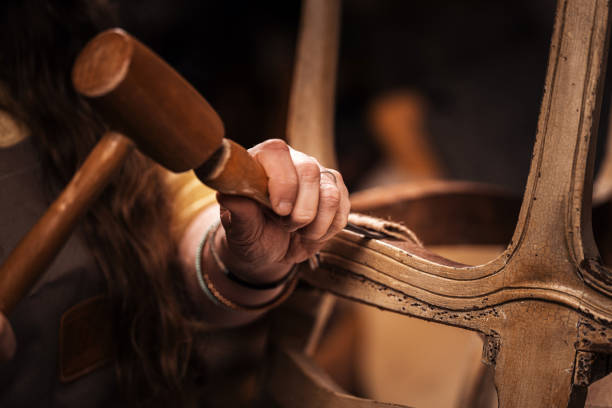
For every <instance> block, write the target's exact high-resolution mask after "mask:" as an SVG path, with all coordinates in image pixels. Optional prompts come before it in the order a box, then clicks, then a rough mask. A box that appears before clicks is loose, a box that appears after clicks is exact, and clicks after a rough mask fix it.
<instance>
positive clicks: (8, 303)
mask: <svg viewBox="0 0 612 408" xmlns="http://www.w3.org/2000/svg"><path fill="white" fill-rule="evenodd" d="M72 80H73V83H74V86H75V88H76V90H77V91H78V92H79V93H81V94H82V95H84V96H86V97H87V98H89V99H90V100H91V102H92V103H93V104H94V105H95V106H96V107H97V108H98V109H99V110H100V112H101V113H102V114H103V115H104V117H105V119H106V120H107V122H108V123H109V125H110V126H111V128H112V129H113V131H112V132H107V133H106V134H105V135H104V136H103V137H102V138H101V140H100V141H99V142H98V143H97V144H96V146H95V147H94V149H93V150H92V152H91V153H90V154H89V156H88V157H87V159H86V160H85V162H84V163H83V165H82V166H81V168H80V169H79V170H78V171H77V173H76V174H75V175H74V177H73V178H72V180H71V181H70V183H69V184H68V185H67V187H66V188H65V189H64V190H63V191H62V193H61V194H60V196H59V197H58V198H57V199H56V200H55V201H54V202H53V203H52V204H51V206H50V207H49V209H48V210H47V211H46V212H45V214H44V215H43V216H42V217H41V218H40V219H39V220H38V222H37V223H36V224H35V225H34V227H32V229H31V230H30V231H29V232H28V234H27V235H26V236H25V237H24V238H23V239H22V240H21V241H20V242H19V244H18V245H17V247H16V248H15V249H14V250H13V251H12V252H11V253H10V254H9V256H8V258H7V259H6V261H5V262H4V264H2V266H1V267H0V310H1V311H2V312H4V313H5V314H7V313H9V312H10V311H11V310H12V309H13V307H14V306H15V305H16V304H17V302H18V301H19V300H20V299H21V298H22V297H23V296H24V295H25V294H26V293H27V291H28V290H29V288H30V287H31V286H32V285H33V284H34V283H35V282H36V280H37V278H38V277H39V276H40V275H41V274H42V273H43V272H44V271H45V270H46V268H47V267H48V266H49V265H50V263H51V262H52V261H53V259H54V258H55V256H56V255H57V253H58V252H59V250H60V249H61V248H62V246H63V245H64V243H65V242H66V241H67V239H68V238H69V236H70V234H71V233H72V230H73V229H74V227H75V225H76V223H77V222H78V220H79V218H80V217H81V215H82V214H83V213H84V212H85V211H86V210H87V209H88V208H89V207H90V206H91V204H92V203H93V201H94V200H95V199H96V198H97V196H98V195H99V193H100V192H101V191H102V190H103V189H104V187H105V186H106V185H107V184H108V182H109V180H110V179H111V177H112V176H113V174H114V173H115V172H116V170H117V169H118V168H119V167H120V166H121V164H122V163H123V161H124V160H125V158H126V157H127V154H128V153H129V152H130V151H131V149H132V147H133V145H134V143H135V144H136V146H137V147H138V149H139V150H141V151H142V152H144V153H145V154H147V155H148V156H149V157H151V158H153V159H154V160H155V161H157V162H158V163H160V164H162V165H163V166H165V167H166V168H168V169H169V170H172V171H175V172H179V171H186V170H189V169H195V171H196V174H197V176H198V177H199V178H200V179H201V180H202V181H203V182H204V183H206V184H207V185H209V186H210V187H212V188H214V189H216V190H218V191H220V192H223V193H226V194H237V195H243V196H247V197H250V198H252V199H254V200H257V201H258V202H260V203H262V204H264V205H266V206H268V207H269V206H270V203H269V199H268V192H267V183H268V180H267V177H266V175H265V172H264V170H263V168H262V167H261V166H260V165H259V163H257V162H256V161H255V160H254V159H253V158H252V157H251V156H250V155H249V154H248V152H247V151H246V150H245V149H244V148H242V147H241V146H239V145H237V144H236V143H234V142H232V141H230V140H228V139H224V137H223V136H224V128H223V123H222V122H221V119H220V118H219V116H218V115H217V113H216V112H215V111H214V110H213V109H212V107H211V106H210V105H209V104H208V103H207V102H206V100H204V98H203V97H202V96H201V95H200V94H199V93H198V92H197V91H196V90H195V89H194V88H193V87H192V86H191V85H190V84H189V83H188V82H187V81H186V80H185V79H183V78H182V77H181V76H180V75H179V74H178V73H177V72H176V71H174V70H173V69H172V68H171V67H170V66H169V65H168V64H166V63H165V62H164V61H163V60H162V59H161V58H160V57H159V56H157V55H156V54H155V53H153V52H152V51H151V50H150V49H148V48H147V47H146V46H145V45H143V44H142V43H140V42H139V41H138V40H136V39H134V38H133V37H131V36H130V35H129V34H127V33H126V32H125V31H123V30H120V29H111V30H107V31H104V32H102V33H101V34H99V35H98V36H96V37H95V38H94V39H92V40H91V41H90V42H89V43H88V44H87V45H86V46H85V48H84V49H83V50H82V52H81V53H80V54H79V56H78V57H77V59H76V62H75V64H74V68H73V72H72ZM124 135H129V137H130V139H128V138H127V137H126V136H124Z"/></svg>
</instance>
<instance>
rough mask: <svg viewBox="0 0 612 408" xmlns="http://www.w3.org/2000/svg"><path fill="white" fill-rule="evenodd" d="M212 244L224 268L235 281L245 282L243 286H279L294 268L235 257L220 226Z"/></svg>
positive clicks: (292, 265) (286, 264)
mask: <svg viewBox="0 0 612 408" xmlns="http://www.w3.org/2000/svg"><path fill="white" fill-rule="evenodd" d="M212 242H213V245H214V248H215V252H216V254H217V255H218V257H219V260H220V262H221V263H222V264H224V265H225V266H226V268H227V270H228V271H230V272H231V274H232V275H234V276H236V277H237V278H238V279H237V281H243V282H244V281H246V285H245V286H249V283H251V284H253V286H258V287H260V288H272V287H276V286H280V285H281V284H282V283H284V281H286V280H287V278H289V277H290V274H291V271H292V270H293V268H294V266H295V264H288V263H282V262H268V263H264V262H257V261H248V260H245V259H244V258H243V257H241V256H239V255H236V253H235V252H234V251H232V250H231V249H230V246H229V244H228V242H227V238H226V233H225V230H224V229H223V226H222V225H221V226H220V227H219V228H218V229H217V231H216V233H215V235H214V239H213V240H212Z"/></svg>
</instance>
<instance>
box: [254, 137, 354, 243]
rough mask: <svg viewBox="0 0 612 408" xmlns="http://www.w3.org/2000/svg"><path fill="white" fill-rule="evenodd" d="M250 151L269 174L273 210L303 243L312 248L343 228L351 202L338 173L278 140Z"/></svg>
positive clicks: (270, 141)
mask: <svg viewBox="0 0 612 408" xmlns="http://www.w3.org/2000/svg"><path fill="white" fill-rule="evenodd" d="M249 151H250V153H251V154H252V155H253V156H254V157H255V158H256V159H257V160H258V161H259V163H261V165H262V167H263V168H264V170H265V172H266V174H267V175H268V179H269V184H268V189H269V192H270V201H271V203H272V207H273V210H274V212H276V214H278V215H280V216H284V222H285V228H286V229H287V230H288V231H290V232H293V231H298V230H299V233H300V235H301V236H302V241H304V242H305V243H306V242H308V244H307V246H311V245H314V244H315V243H316V242H318V241H322V240H323V241H324V240H326V239H328V238H330V237H331V236H333V235H334V234H336V233H337V232H339V231H340V230H341V229H342V228H344V226H345V225H346V222H347V218H348V213H349V211H350V202H349V199H348V190H347V189H346V186H345V185H344V181H343V179H342V176H341V175H340V173H338V172H337V171H336V170H329V169H326V168H324V167H322V166H321V165H320V164H319V163H318V161H317V160H316V159H314V158H313V157H310V156H308V155H306V154H304V153H301V152H298V151H296V150H293V149H291V147H289V146H287V144H285V142H283V141H282V140H278V139H277V140H268V141H266V142H264V143H261V144H259V145H257V146H255V147H253V148H252V149H250V150H249ZM245 235H253V234H252V233H251V234H245Z"/></svg>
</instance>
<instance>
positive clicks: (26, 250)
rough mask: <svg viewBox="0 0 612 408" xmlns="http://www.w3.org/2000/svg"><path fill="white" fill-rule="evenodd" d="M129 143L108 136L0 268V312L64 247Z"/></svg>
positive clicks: (8, 307)
mask: <svg viewBox="0 0 612 408" xmlns="http://www.w3.org/2000/svg"><path fill="white" fill-rule="evenodd" d="M132 147H133V143H132V142H131V141H130V140H129V139H128V138H126V137H124V136H122V135H121V134H119V133H115V132H108V133H106V134H105V135H104V136H103V137H102V139H101V140H100V141H99V142H98V144H96V146H95V147H94V149H93V150H92V152H91V153H90V154H89V156H87V159H86V160H85V162H84V163H83V165H82V166H81V168H80V169H79V170H78V171H77V172H76V174H75V175H74V177H72V180H70V183H68V185H67V186H66V188H65V189H64V190H63V191H62V193H61V194H60V195H59V197H57V199H56V200H55V201H54V202H53V204H51V206H50V207H49V208H48V209H47V211H46V212H45V213H44V215H43V216H42V217H41V218H40V219H39V220H38V222H37V223H36V224H35V225H34V227H32V229H30V231H29V232H28V233H27V235H26V236H25V237H23V238H22V239H21V241H20V242H19V244H17V247H16V248H15V249H13V251H12V252H11V253H10V254H9V256H8V258H7V259H6V260H5V261H4V263H3V264H2V266H0V310H1V311H2V312H3V313H5V314H8V313H10V312H11V311H12V310H13V307H15V305H16V304H17V302H19V300H21V298H22V297H23V296H25V295H26V294H27V292H28V291H29V289H30V287H32V285H34V283H36V280H37V279H38V277H39V276H40V275H41V274H42V273H43V272H44V271H45V270H46V269H47V268H48V267H49V265H50V264H51V262H53V260H54V259H55V256H56V255H57V253H58V252H59V250H60V249H61V248H62V247H63V246H64V244H65V243H66V241H67V240H68V238H69V237H70V234H71V233H72V231H73V230H74V227H75V226H76V224H77V222H78V221H79V219H80V217H81V216H82V215H83V214H84V213H85V212H86V211H87V209H89V207H90V206H91V205H92V203H93V202H94V200H95V199H96V198H97V197H98V195H99V194H100V193H101V192H102V190H103V189H104V187H106V185H107V184H108V181H109V180H110V178H111V177H112V176H113V174H114V173H115V171H116V170H117V169H118V168H119V167H120V166H121V164H122V163H123V161H124V159H125V158H126V157H127V155H128V153H129V152H130V151H131V150H132Z"/></svg>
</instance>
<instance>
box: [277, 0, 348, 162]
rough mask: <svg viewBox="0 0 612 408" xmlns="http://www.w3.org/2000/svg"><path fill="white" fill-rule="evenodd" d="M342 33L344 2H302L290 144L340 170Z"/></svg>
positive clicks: (289, 120) (321, 0) (290, 120)
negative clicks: (337, 128) (337, 122)
mask: <svg viewBox="0 0 612 408" xmlns="http://www.w3.org/2000/svg"><path fill="white" fill-rule="evenodd" d="M339 31H340V0H304V1H303V2H302V21H301V23H300V32H299V40H298V45H297V53H296V62H295V68H294V77H293V82H292V87H291V97H290V100H289V116H288V119H287V140H288V141H289V144H291V145H292V146H293V147H295V148H296V149H297V150H300V151H303V152H306V153H308V154H309V155H311V156H313V157H316V158H317V159H318V160H319V162H321V164H322V165H323V166H325V167H330V168H337V161H336V154H335V149H334V133H333V132H334V119H333V118H334V110H335V109H334V107H335V106H334V105H335V101H334V94H335V89H336V88H335V83H336V65H337V61H338V37H339Z"/></svg>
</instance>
